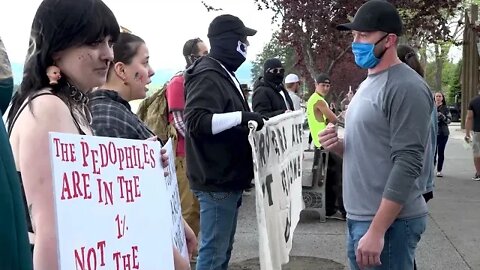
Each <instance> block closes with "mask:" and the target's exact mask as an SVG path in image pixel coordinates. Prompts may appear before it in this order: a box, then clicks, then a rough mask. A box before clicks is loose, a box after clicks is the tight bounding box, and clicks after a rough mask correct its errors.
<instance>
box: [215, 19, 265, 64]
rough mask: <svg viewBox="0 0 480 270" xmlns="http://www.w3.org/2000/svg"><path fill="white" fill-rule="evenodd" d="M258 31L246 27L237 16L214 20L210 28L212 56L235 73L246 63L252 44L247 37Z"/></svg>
mask: <svg viewBox="0 0 480 270" xmlns="http://www.w3.org/2000/svg"><path fill="white" fill-rule="evenodd" d="M256 33H257V30H253V29H251V28H248V27H246V26H245V25H244V24H243V22H242V21H241V20H240V19H239V18H238V17H236V16H233V15H230V14H225V15H220V16H218V17H216V18H215V19H213V21H212V22H211V23H210V26H209V27H208V38H209V40H210V46H211V49H210V56H211V57H213V58H215V59H217V60H220V62H222V64H223V65H224V66H225V67H226V68H227V69H228V71H230V72H235V71H237V69H238V68H239V67H240V65H241V64H242V63H243V62H245V60H246V57H247V48H248V46H249V45H250V43H249V42H248V40H247V37H249V36H253V35H255V34H256Z"/></svg>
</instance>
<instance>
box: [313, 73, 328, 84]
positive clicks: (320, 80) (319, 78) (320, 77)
mask: <svg viewBox="0 0 480 270" xmlns="http://www.w3.org/2000/svg"><path fill="white" fill-rule="evenodd" d="M315 82H316V83H330V77H328V75H327V74H325V73H320V74H318V76H317V78H316V79H315Z"/></svg>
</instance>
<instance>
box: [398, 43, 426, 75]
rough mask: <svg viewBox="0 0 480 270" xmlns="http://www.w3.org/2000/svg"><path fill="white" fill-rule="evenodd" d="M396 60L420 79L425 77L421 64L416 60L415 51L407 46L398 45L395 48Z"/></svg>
mask: <svg viewBox="0 0 480 270" xmlns="http://www.w3.org/2000/svg"><path fill="white" fill-rule="evenodd" d="M397 54H398V58H400V60H401V61H402V62H404V63H405V64H407V65H408V66H409V67H411V68H412V69H413V70H415V71H416V72H417V73H418V75H420V76H421V77H424V76H425V71H424V70H423V67H422V64H421V63H420V60H419V59H418V56H417V53H416V52H415V50H414V49H413V48H412V47H410V46H408V45H398V47H397Z"/></svg>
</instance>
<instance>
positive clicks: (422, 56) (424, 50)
mask: <svg viewBox="0 0 480 270" xmlns="http://www.w3.org/2000/svg"><path fill="white" fill-rule="evenodd" d="M419 52H420V63H421V64H422V67H423V70H424V73H425V76H426V74H427V64H428V59H427V45H424V46H422V47H421V48H420V50H419Z"/></svg>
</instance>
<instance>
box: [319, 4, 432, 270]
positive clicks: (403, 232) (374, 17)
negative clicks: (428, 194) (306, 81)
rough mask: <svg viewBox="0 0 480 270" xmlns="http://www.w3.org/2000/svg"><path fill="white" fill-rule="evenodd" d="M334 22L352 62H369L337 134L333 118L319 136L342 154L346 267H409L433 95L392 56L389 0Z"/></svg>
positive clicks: (421, 206) (419, 223)
mask: <svg viewBox="0 0 480 270" xmlns="http://www.w3.org/2000/svg"><path fill="white" fill-rule="evenodd" d="M337 29H338V30H343V31H346V30H349V31H352V34H353V43H352V52H353V54H354V56H355V63H356V64H357V65H358V66H359V67H360V68H363V69H368V77H367V78H366V79H365V80H364V81H363V82H362V83H361V85H360V87H359V89H358V91H357V93H356V94H355V96H354V97H353V99H352V101H351V102H350V104H349V106H348V110H347V115H346V117H345V120H346V122H345V136H344V139H340V138H339V137H338V133H337V130H336V128H335V127H334V126H333V125H329V126H328V127H327V128H326V129H325V131H323V132H322V133H320V138H319V139H320V141H321V143H322V145H323V146H324V147H325V148H326V149H327V150H329V151H333V152H336V153H338V154H339V155H343V162H344V163H343V165H344V166H343V168H344V169H343V176H344V178H343V180H344V186H343V187H344V196H343V197H344V202H345V209H346V210H347V254H348V259H349V263H350V268H351V269H366V268H374V269H378V270H379V269H389V270H394V269H399V270H405V269H413V268H414V258H415V249H416V246H417V244H418V242H419V241H420V239H421V236H422V234H423V232H424V231H425V229H426V222H427V214H428V209H427V205H426V203H425V199H424V198H423V196H422V194H423V193H424V191H425V184H424V183H421V182H422V181H426V180H427V178H428V175H429V174H430V172H426V171H423V168H424V167H425V166H426V163H427V162H430V161H428V160H425V158H424V155H425V152H426V148H427V147H428V144H430V143H431V142H430V137H431V125H430V124H431V120H432V119H431V117H432V110H433V108H434V107H433V97H432V94H431V92H430V89H429V87H428V85H427V84H426V83H425V81H424V80H423V78H421V77H420V76H419V75H418V74H417V73H416V72H415V71H414V70H412V69H411V68H410V67H408V66H407V65H406V64H404V63H402V61H401V60H400V59H399V58H398V54H397V45H398V41H399V36H401V35H402V33H403V23H402V20H401V18H400V15H399V13H398V11H397V9H396V8H395V7H394V6H393V5H392V4H391V3H389V2H387V1H383V0H370V1H368V2H366V3H364V4H363V5H362V6H361V7H360V8H359V9H358V11H357V12H356V14H355V17H354V19H353V21H352V22H350V23H345V24H341V25H338V26H337ZM372 90H374V91H372ZM411 97H415V98H411ZM379 164H382V165H381V166H379Z"/></svg>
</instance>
